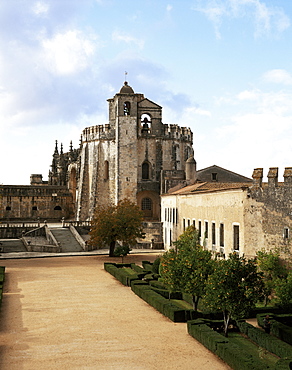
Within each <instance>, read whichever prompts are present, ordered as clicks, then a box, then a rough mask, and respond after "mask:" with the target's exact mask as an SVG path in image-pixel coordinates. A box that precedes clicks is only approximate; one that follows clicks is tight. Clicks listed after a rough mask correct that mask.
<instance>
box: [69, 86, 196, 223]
mask: <svg viewBox="0 0 292 370" xmlns="http://www.w3.org/2000/svg"><path fill="white" fill-rule="evenodd" d="M108 103H109V122H108V124H105V125H98V126H92V127H88V128H85V129H84V130H83V133H82V138H81V146H80V156H79V161H78V165H77V167H78V168H77V171H76V173H77V174H78V179H77V193H76V213H77V214H76V218H77V219H78V220H88V219H91V218H92V217H93V215H94V209H95V207H96V205H98V204H110V203H113V204H117V203H118V202H119V201H120V200H122V199H125V198H128V199H130V200H131V201H132V202H135V203H137V204H138V206H139V207H140V208H141V210H142V211H143V213H144V218H145V220H149V221H150V220H151V221H152V220H153V221H159V220H160V194H161V193H163V192H166V191H167V190H168V189H169V188H170V187H173V186H175V185H177V184H178V183H181V182H185V180H186V177H185V170H186V161H187V159H188V158H189V157H191V156H192V155H193V148H192V140H193V137H192V132H191V130H190V129H189V128H186V127H179V126H178V125H166V124H163V123H162V107H161V106H159V105H158V104H156V103H154V102H152V101H151V100H149V99H147V98H145V97H144V95H143V94H140V93H135V92H134V90H133V88H132V87H131V86H129V84H128V83H127V81H126V82H125V83H124V85H123V86H122V88H121V89H120V91H119V92H118V93H116V94H115V96H114V97H113V98H111V99H108ZM68 177H69V178H70V174H68Z"/></svg>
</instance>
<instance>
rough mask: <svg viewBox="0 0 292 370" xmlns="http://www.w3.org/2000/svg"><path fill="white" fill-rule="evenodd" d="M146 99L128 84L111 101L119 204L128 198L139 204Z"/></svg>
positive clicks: (117, 199) (110, 113)
mask: <svg viewBox="0 0 292 370" xmlns="http://www.w3.org/2000/svg"><path fill="white" fill-rule="evenodd" d="M142 99H144V95H143V94H135V92H134V90H133V89H132V87H131V86H129V85H128V82H127V81H125V83H124V85H123V86H122V88H121V90H120V92H119V93H117V94H116V95H115V96H114V97H113V98H112V99H109V100H108V102H109V118H110V125H111V127H114V128H115V146H116V150H115V152H116V153H115V161H116V163H115V169H116V179H115V181H116V186H115V190H116V192H115V202H116V203H117V202H118V201H120V200H121V199H124V198H128V199H130V200H131V201H132V202H136V194H137V182H138V178H137V173H138V171H137V166H138V163H137V158H138V146H137V144H138V142H137V135H138V129H139V125H140V122H138V102H139V101H141V100H142Z"/></svg>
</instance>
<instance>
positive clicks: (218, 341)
mask: <svg viewBox="0 0 292 370" xmlns="http://www.w3.org/2000/svg"><path fill="white" fill-rule="evenodd" d="M211 324H212V322H210V321H209V320H204V319H197V320H191V321H188V323H187V327H188V333H189V334H190V335H191V336H192V337H193V338H195V339H197V340H198V341H199V342H200V343H202V344H203V345H204V346H205V347H206V348H208V349H209V350H210V351H212V352H213V353H215V354H216V355H217V356H218V357H220V358H221V359H222V360H223V361H224V362H225V363H227V364H228V365H229V366H230V367H231V368H232V369H234V370H266V369H269V367H267V365H266V364H263V362H262V360H261V359H260V358H259V357H255V356H252V355H251V354H250V353H248V352H246V351H242V349H241V347H240V346H238V345H236V344H235V343H232V342H231V341H230V340H229V339H228V338H226V337H224V336H223V335H222V334H219V333H217V332H216V331H214V330H213V329H212V328H211V327H210V325H211ZM245 324H246V325H245ZM239 326H240V328H242V329H243V331H242V332H244V331H245V332H246V333H247V332H249V331H250V326H252V325H250V324H247V323H245V321H240V322H239ZM255 329H256V328H255ZM258 330H260V329H258ZM263 334H266V333H263ZM267 335H268V334H267ZM250 339H252V338H250ZM268 351H269V350H268ZM269 352H270V351H269ZM290 361H291V360H290V359H280V360H278V361H277V362H276V365H275V366H272V365H271V367H270V369H271V370H272V369H273V370H284V369H285V370H288V369H290V367H289V366H290Z"/></svg>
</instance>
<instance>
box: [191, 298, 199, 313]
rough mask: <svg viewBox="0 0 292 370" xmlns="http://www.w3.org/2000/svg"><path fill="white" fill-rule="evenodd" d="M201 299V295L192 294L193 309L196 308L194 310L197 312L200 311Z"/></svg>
mask: <svg viewBox="0 0 292 370" xmlns="http://www.w3.org/2000/svg"><path fill="white" fill-rule="evenodd" d="M199 299H200V297H199V296H195V295H193V296H192V300H193V309H194V311H195V312H197V311H198V304H199Z"/></svg>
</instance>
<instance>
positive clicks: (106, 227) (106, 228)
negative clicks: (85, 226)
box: [89, 199, 144, 256]
mask: <svg viewBox="0 0 292 370" xmlns="http://www.w3.org/2000/svg"><path fill="white" fill-rule="evenodd" d="M142 220H143V215H142V212H141V211H140V209H139V207H138V206H137V205H136V204H134V203H132V202H130V201H129V200H128V199H125V200H122V201H121V202H119V203H118V205H116V206H115V205H111V206H107V207H106V206H99V207H97V208H96V211H95V216H94V219H93V221H92V226H91V227H92V228H91V231H90V240H89V244H91V245H94V246H97V247H100V248H102V247H108V246H109V247H110V256H113V255H114V249H115V244H116V242H117V241H119V242H121V243H122V244H123V245H128V246H133V245H135V244H136V239H137V238H141V237H143V235H144V234H143V229H142Z"/></svg>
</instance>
